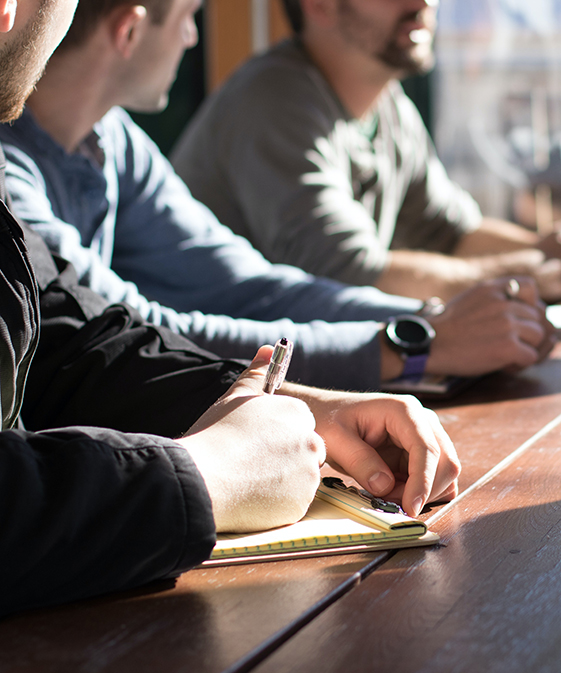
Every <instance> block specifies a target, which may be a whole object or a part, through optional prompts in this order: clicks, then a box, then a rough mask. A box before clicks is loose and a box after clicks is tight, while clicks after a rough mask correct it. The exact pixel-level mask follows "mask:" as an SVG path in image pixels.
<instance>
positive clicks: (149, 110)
mask: <svg viewBox="0 0 561 673" xmlns="http://www.w3.org/2000/svg"><path fill="white" fill-rule="evenodd" d="M168 103H169V96H168V94H167V93H166V94H162V96H160V98H158V99H157V100H145V101H135V102H133V103H130V104H129V105H125V106H124V107H126V108H127V110H130V111H131V112H141V113H142V114H156V113H158V112H163V111H164V110H165V109H166V108H167V106H168Z"/></svg>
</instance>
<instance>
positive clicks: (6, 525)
mask: <svg viewBox="0 0 561 673" xmlns="http://www.w3.org/2000/svg"><path fill="white" fill-rule="evenodd" d="M214 541H215V537H214V522H213V518H212V510H211V505H210V500H209V498H208V494H207V491H206V488H205V485H204V482H203V480H202V477H201V476H200V474H199V473H198V471H197V470H196V468H195V466H194V464H193V462H192V461H191V459H190V457H189V454H188V453H187V451H185V450H183V449H182V448H181V447H179V446H178V445H177V444H175V443H174V442H172V441H169V440H164V439H162V438H160V437H154V436H149V435H130V434H128V435H124V434H120V433H116V432H114V431H110V430H105V429H99V428H72V429H63V430H53V431H48V432H44V433H27V432H24V431H19V430H12V431H6V432H3V433H0V615H6V614H8V613H10V612H13V611H17V610H21V609H24V608H29V607H37V606H43V605H48V604H54V603H63V602H66V601H70V600H75V599H78V598H85V597H88V596H93V595H96V594H101V593H105V592H109V591H114V590H117V589H119V590H120V589H125V588H128V587H132V586H136V585H140V584H143V583H145V582H149V581H151V580H154V579H160V578H166V577H169V576H174V575H177V574H179V573H180V572H183V571H185V570H188V569H189V568H191V567H192V566H194V565H196V564H198V563H200V562H201V561H203V560H204V559H205V558H207V557H208V555H209V554H210V551H211V550H212V547H213V545H214Z"/></svg>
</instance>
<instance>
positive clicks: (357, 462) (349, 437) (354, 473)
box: [330, 432, 395, 497]
mask: <svg viewBox="0 0 561 673" xmlns="http://www.w3.org/2000/svg"><path fill="white" fill-rule="evenodd" d="M340 441H341V442H342V445H343V446H344V451H342V452H340V453H338V456H337V464H336V465H333V464H332V463H330V464H332V466H333V467H336V468H337V469H340V470H342V471H343V472H346V473H347V474H349V475H350V476H351V477H353V479H355V480H356V481H358V483H359V484H360V485H361V486H362V487H363V488H365V489H366V490H367V491H369V492H370V493H372V495H375V496H377V497H384V496H386V495H387V494H388V493H390V492H391V491H392V490H393V488H394V486H395V478H394V475H393V473H392V470H391V469H390V467H389V466H388V465H387V464H386V462H385V461H384V460H383V458H381V456H380V455H379V453H378V452H377V451H376V449H375V447H372V446H371V445H370V444H368V443H367V442H365V441H364V440H363V439H361V437H360V436H359V435H358V434H354V433H352V432H345V433H344V434H342V435H341V437H340Z"/></svg>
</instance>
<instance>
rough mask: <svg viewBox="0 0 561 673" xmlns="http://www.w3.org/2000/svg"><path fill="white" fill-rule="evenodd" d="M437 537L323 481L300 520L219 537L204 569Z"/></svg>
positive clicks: (414, 543) (391, 546)
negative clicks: (289, 523)
mask: <svg viewBox="0 0 561 673" xmlns="http://www.w3.org/2000/svg"><path fill="white" fill-rule="evenodd" d="M439 539H440V538H439V537H438V535H437V534H436V533H433V532H431V531H428V530H427V527H426V525H425V524H424V523H423V522H422V521H419V520H417V519H413V518H411V517H409V516H407V515H406V514H404V513H403V512H397V513H392V512H386V511H381V510H379V509H374V508H373V507H372V506H371V505H370V504H369V503H368V502H367V501H366V500H365V499H364V498H363V497H361V496H360V495H358V494H357V493H352V492H348V491H339V490H334V489H333V488H330V487H328V486H326V485H324V484H323V483H322V484H321V485H320V487H319V489H318V491H317V493H316V496H315V498H314V500H313V502H312V504H311V505H310V508H309V510H308V512H307V514H306V516H304V518H303V519H301V520H300V521H298V522H297V523H294V524H292V525H289V526H282V527H281V528H274V529H272V530H267V531H263V532H259V533H250V534H243V535H233V534H221V535H219V536H218V541H217V543H216V546H215V547H214V550H213V552H212V555H211V557H210V559H209V560H208V561H205V562H204V564H203V565H219V564H225V563H248V562H255V561H272V560H278V559H285V558H299V557H302V556H322V555H328V554H343V553H350V552H362V551H369V550H377V549H395V548H400V547H416V546H422V545H430V544H435V543H437V542H439Z"/></svg>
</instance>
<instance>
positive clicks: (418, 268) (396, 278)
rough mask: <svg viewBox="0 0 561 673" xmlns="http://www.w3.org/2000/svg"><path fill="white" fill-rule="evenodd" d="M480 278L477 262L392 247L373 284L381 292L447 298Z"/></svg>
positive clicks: (480, 273)
mask: <svg viewBox="0 0 561 673" xmlns="http://www.w3.org/2000/svg"><path fill="white" fill-rule="evenodd" d="M482 278H483V273H482V269H481V268H480V266H479V265H476V264H472V263H470V262H468V261H464V260H460V259H457V258H455V257H450V256H448V255H442V254H439V253H433V252H424V251H420V250H394V251H392V252H391V253H390V254H389V255H388V263H387V266H386V268H385V269H384V271H383V272H382V274H381V275H380V276H379V278H378V281H377V283H376V285H377V287H378V288H379V289H380V290H382V291H383V292H388V293H392V294H402V295H405V296H411V297H415V298H417V299H422V300H426V299H428V298H429V297H433V296H437V297H440V298H441V299H443V300H445V301H447V300H448V299H451V298H452V297H454V296H455V295H457V294H459V293H460V292H463V291H464V290H466V289H467V288H468V287H471V286H472V285H474V284H475V283H477V282H479V281H480V280H482Z"/></svg>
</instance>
